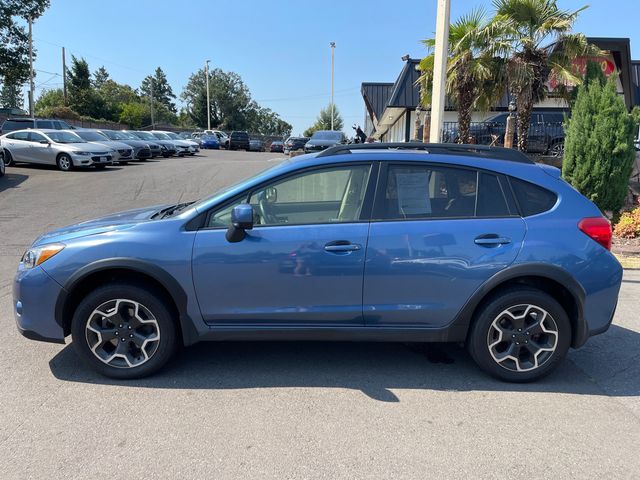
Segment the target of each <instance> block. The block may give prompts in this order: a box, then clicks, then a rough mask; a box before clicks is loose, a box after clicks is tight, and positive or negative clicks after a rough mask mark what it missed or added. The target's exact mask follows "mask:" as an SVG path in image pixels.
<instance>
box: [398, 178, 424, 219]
mask: <svg viewBox="0 0 640 480" xmlns="http://www.w3.org/2000/svg"><path fill="white" fill-rule="evenodd" d="M429 177H430V172H426V171H424V172H415V173H396V185H397V189H398V209H399V210H400V213H402V214H403V215H405V216H406V215H430V214H431V200H430V199H429Z"/></svg>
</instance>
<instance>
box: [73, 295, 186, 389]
mask: <svg viewBox="0 0 640 480" xmlns="http://www.w3.org/2000/svg"><path fill="white" fill-rule="evenodd" d="M117 299H124V300H122V301H123V303H126V302H131V303H136V302H137V303H138V304H139V305H141V306H142V307H143V308H144V309H146V311H147V312H150V314H151V315H152V316H153V318H154V320H155V323H156V324H157V330H158V334H159V340H158V341H157V342H151V343H152V346H153V348H154V350H153V353H151V354H150V355H148V359H147V360H145V361H143V362H142V363H141V364H139V365H135V366H117V365H116V366H114V365H111V364H107V363H105V361H103V360H101V359H99V358H98V357H97V356H96V354H94V353H93V351H92V350H91V346H90V344H89V339H88V333H87V332H90V331H89V330H88V329H87V324H88V323H89V322H90V321H91V320H92V318H94V319H95V311H96V309H97V308H98V307H101V306H103V305H105V304H107V305H108V304H109V303H110V302H115V301H117ZM171 312H172V311H171V309H170V308H169V307H168V306H167V304H166V303H165V302H164V301H163V300H162V295H160V294H159V293H157V292H155V291H154V290H153V289H151V288H147V287H146V286H144V285H138V284H129V283H112V284H109V285H105V286H103V287H99V288H97V289H96V290H94V291H92V292H91V293H89V294H88V295H87V296H86V297H85V298H84V299H83V300H82V301H81V302H80V304H79V305H78V307H77V308H76V311H75V312H74V315H73V319H72V323H71V335H72V338H73V345H74V347H75V349H76V351H77V352H78V355H79V356H80V357H81V358H82V360H84V361H85V362H86V363H87V364H88V365H89V366H91V367H92V368H93V369H94V370H96V371H98V372H99V373H101V374H102V375H105V376H107V377H111V378H118V379H130V378H141V377H145V376H148V375H151V374H153V373H155V372H157V371H158V370H159V369H160V368H162V366H164V364H165V363H167V361H168V360H169V359H170V358H171V357H172V356H173V354H174V353H175V351H176V348H177V344H178V332H177V329H176V319H175V318H174V315H173V314H172V313H171ZM92 314H94V315H92ZM117 327H118V326H116V325H114V326H113V328H114V329H116V330H117ZM121 328H122V327H121ZM154 328H155V326H154ZM122 330H123V331H124V332H125V336H126V334H127V333H129V332H130V331H131V329H129V330H127V329H126V327H125V328H122ZM133 331H134V332H136V329H135V328H134V330H133ZM118 338H120V339H122V334H119V336H118V337H114V340H115V345H119V342H118V340H117V339H118ZM132 342H133V341H129V340H126V341H125V343H132ZM153 343H157V345H153ZM94 345H95V344H94ZM105 345H106V342H105ZM112 346H113V344H112ZM132 348H135V345H133V346H132ZM139 359H140V357H138V360H139ZM117 361H120V362H122V360H121V359H118V360H117ZM127 363H129V362H128V361H127Z"/></svg>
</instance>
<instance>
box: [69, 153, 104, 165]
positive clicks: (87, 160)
mask: <svg viewBox="0 0 640 480" xmlns="http://www.w3.org/2000/svg"><path fill="white" fill-rule="evenodd" d="M71 160H72V161H73V165H74V166H75V167H91V166H93V165H113V157H112V156H111V155H101V156H100V155H74V154H71Z"/></svg>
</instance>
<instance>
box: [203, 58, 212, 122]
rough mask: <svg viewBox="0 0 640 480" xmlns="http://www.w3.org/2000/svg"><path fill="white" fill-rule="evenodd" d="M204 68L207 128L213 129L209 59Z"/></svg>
mask: <svg viewBox="0 0 640 480" xmlns="http://www.w3.org/2000/svg"><path fill="white" fill-rule="evenodd" d="M204 69H205V72H206V74H207V130H211V103H209V102H210V100H209V60H207V61H206V62H204Z"/></svg>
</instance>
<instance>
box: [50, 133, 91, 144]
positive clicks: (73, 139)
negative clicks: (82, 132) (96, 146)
mask: <svg viewBox="0 0 640 480" xmlns="http://www.w3.org/2000/svg"><path fill="white" fill-rule="evenodd" d="M47 136H48V137H49V138H50V139H51V140H52V141H54V142H56V143H87V142H85V141H84V140H83V139H81V138H80V137H79V136H78V135H76V134H75V133H71V132H62V131H61V132H48V133H47Z"/></svg>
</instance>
